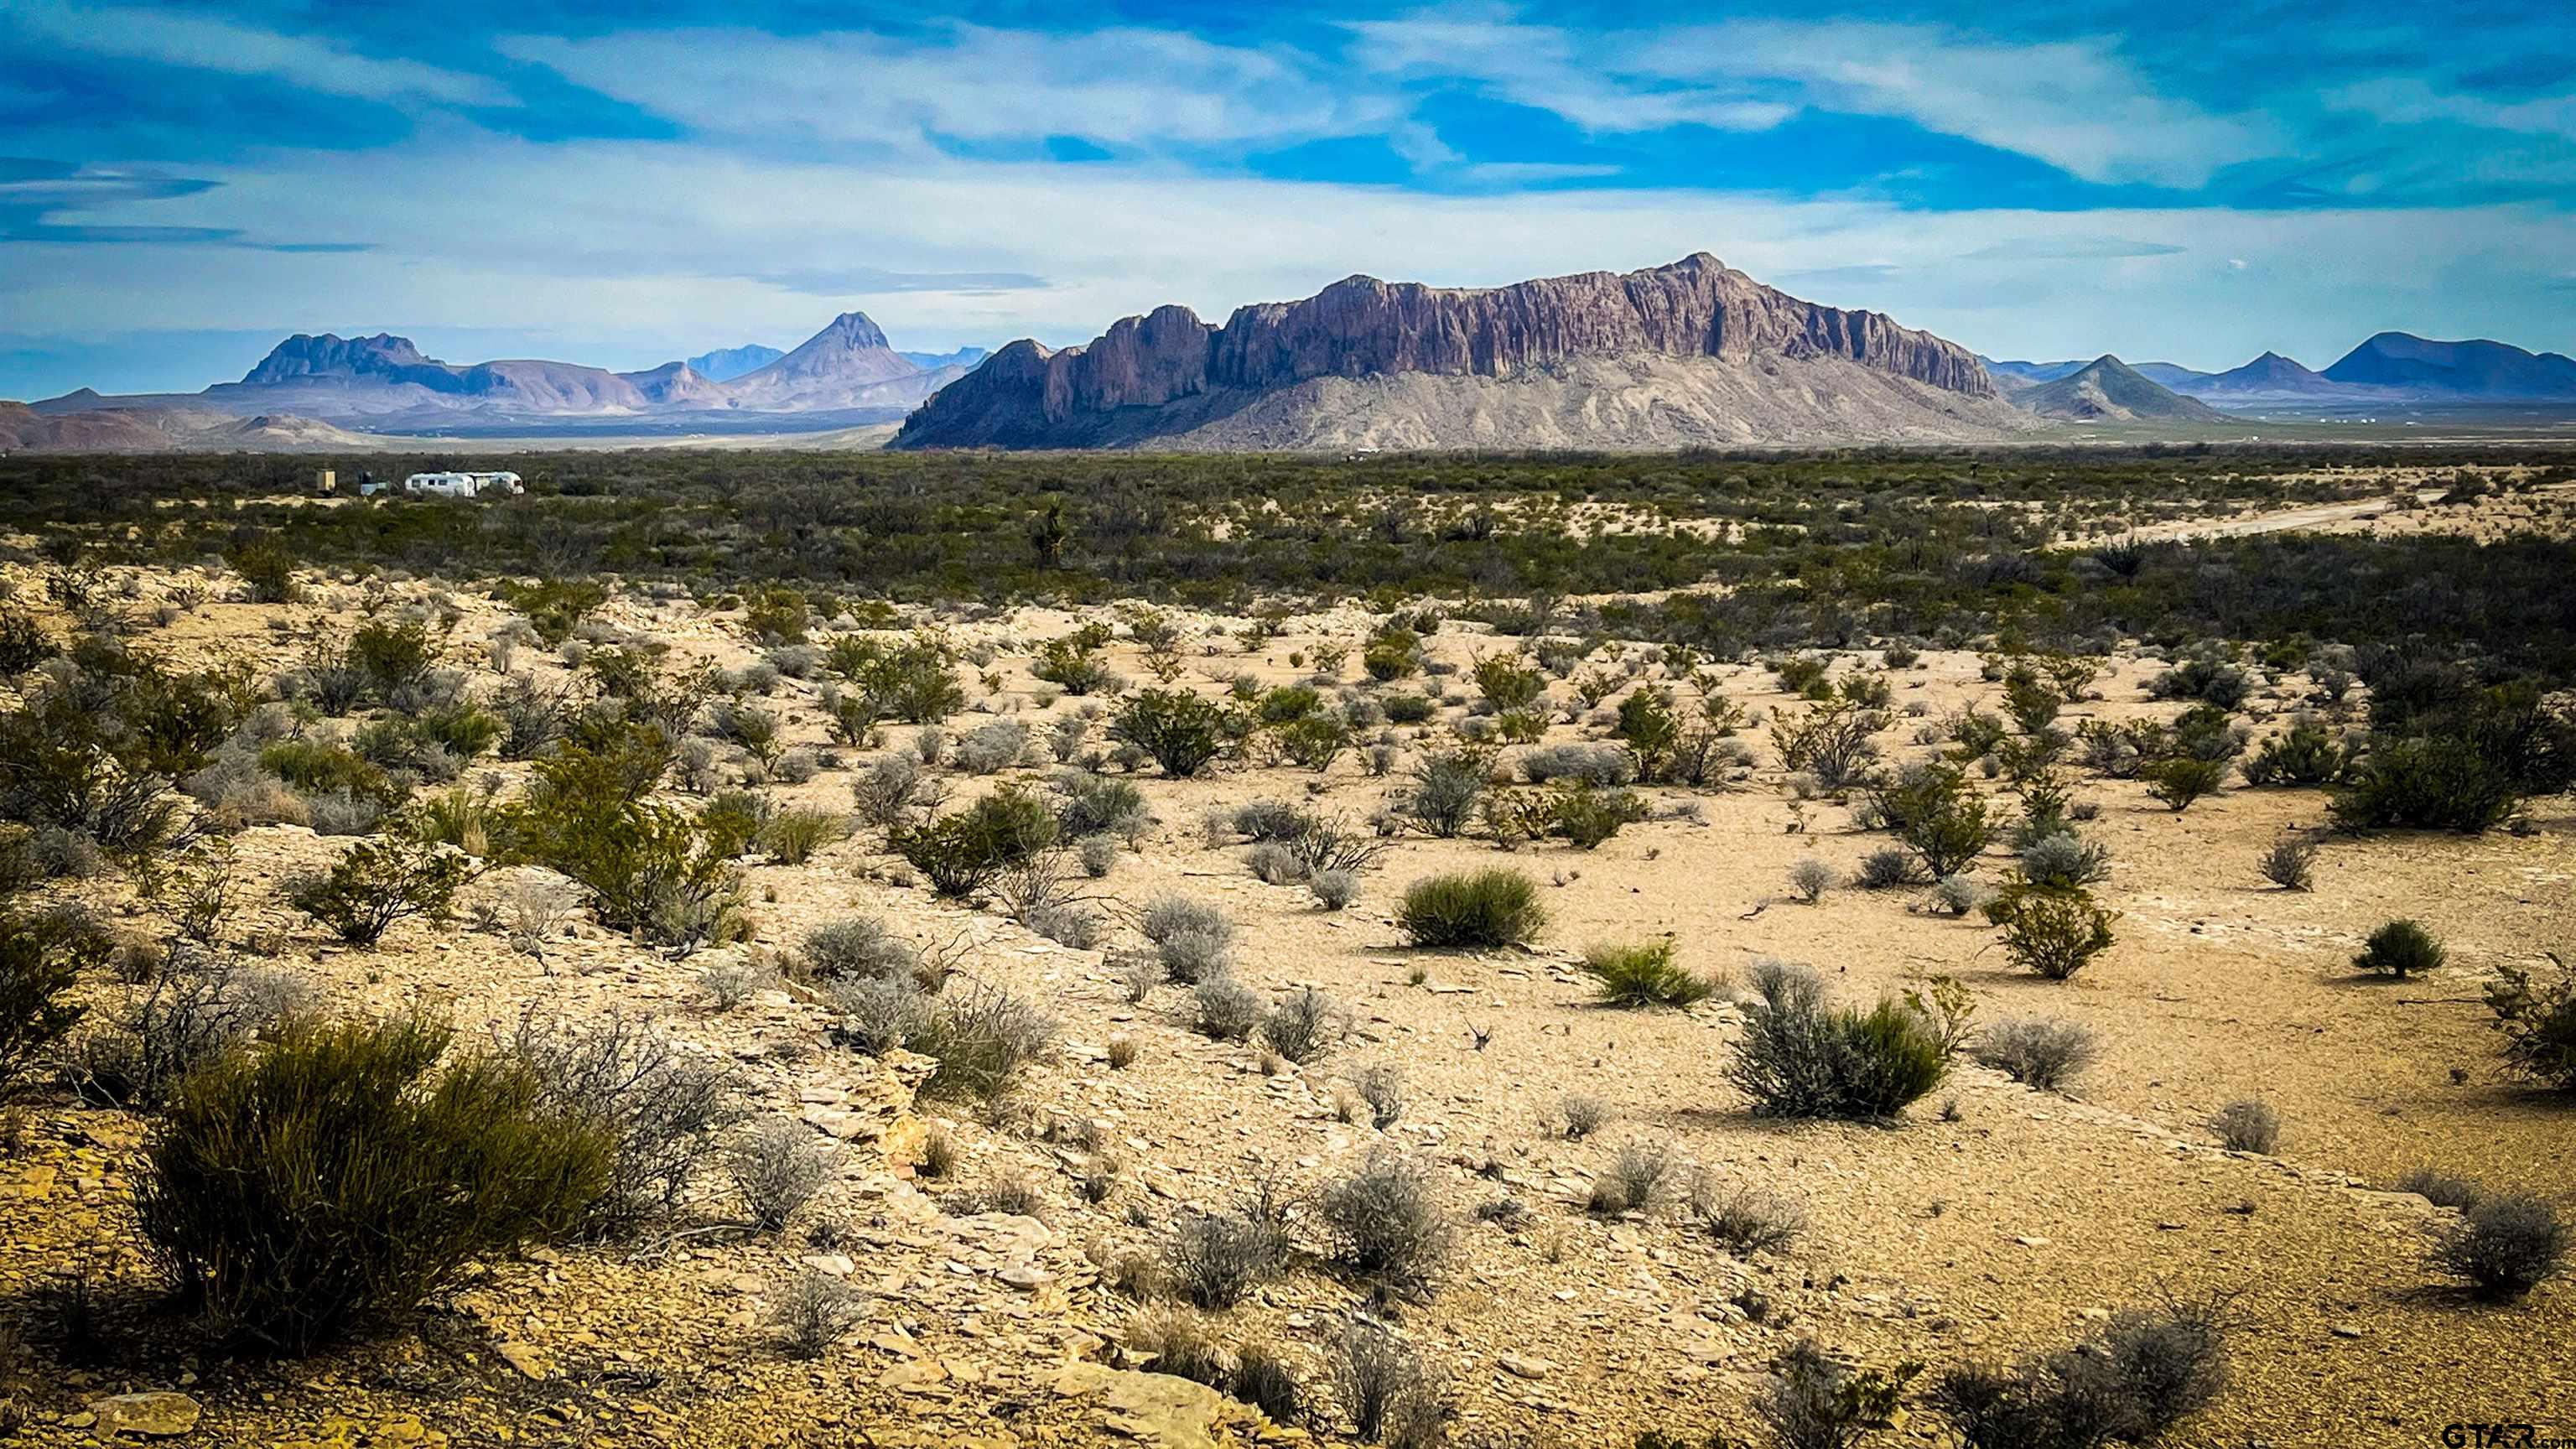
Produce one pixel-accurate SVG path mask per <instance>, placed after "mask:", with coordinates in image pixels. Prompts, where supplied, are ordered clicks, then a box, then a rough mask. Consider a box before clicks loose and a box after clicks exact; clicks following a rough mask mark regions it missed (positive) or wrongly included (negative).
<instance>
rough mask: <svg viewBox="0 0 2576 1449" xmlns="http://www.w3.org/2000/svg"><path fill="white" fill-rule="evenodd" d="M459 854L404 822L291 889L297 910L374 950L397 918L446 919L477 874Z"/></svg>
mask: <svg viewBox="0 0 2576 1449" xmlns="http://www.w3.org/2000/svg"><path fill="white" fill-rule="evenodd" d="M481 873H482V872H481V867H479V866H478V865H476V864H475V862H474V860H473V859H472V858H471V857H469V856H467V855H466V854H465V853H464V852H463V851H460V850H457V849H455V848H453V847H451V846H446V845H440V844H437V843H435V842H433V841H431V840H428V839H425V838H424V837H423V836H422V834H421V833H420V831H419V828H418V823H417V822H416V821H405V822H402V823H401V824H398V825H397V826H396V827H395V828H394V829H392V830H389V831H387V832H386V833H385V834H384V835H383V836H381V837H379V838H377V839H374V840H362V841H359V842H358V843H357V844H355V845H352V846H350V847H349V848H348V850H347V851H345V852H344V853H342V855H341V856H340V858H339V859H338V860H337V861H334V862H333V863H332V865H331V868H330V869H329V870H327V871H323V872H321V873H319V874H315V875H308V876H305V877H303V878H302V879H300V880H298V881H296V882H294V884H293V885H292V886H291V887H290V888H289V890H288V892H287V895H288V899H290V900H292V901H293V902H294V904H295V908H296V909H297V910H300V911H302V912H304V913H305V914H306V915H308V916H311V917H312V918H313V919H314V920H316V921H319V922H321V923H322V924H323V925H325V926H328V927H330V928H331V930H332V932H333V933H334V934H336V935H338V936H339V938H340V939H341V940H343V941H346V942H348V943H349V944H351V945H353V946H372V945H374V944H376V942H378V941H380V940H382V939H384V934H385V932H386V931H387V930H390V929H391V928H392V927H393V924H394V923H395V922H397V921H400V920H405V919H407V918H409V917H412V916H426V917H428V918H429V919H431V920H434V921H435V920H444V919H446V917H447V915H448V913H449V911H450V910H451V909H452V908H453V907H454V905H455V902H456V893H457V892H458V891H460V890H463V889H464V888H465V887H466V886H467V885H468V884H469V883H471V882H472V881H473V880H474V878H475V877H476V876H478V875H480V874H481Z"/></svg>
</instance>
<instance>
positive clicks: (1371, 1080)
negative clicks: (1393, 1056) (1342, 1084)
mask: <svg viewBox="0 0 2576 1449" xmlns="http://www.w3.org/2000/svg"><path fill="white" fill-rule="evenodd" d="M1351 1094H1352V1096H1353V1097H1354V1098H1355V1099H1356V1100H1357V1101H1358V1102H1359V1104H1360V1105H1362V1106H1365V1107H1367V1108H1368V1117H1369V1125H1370V1126H1372V1127H1374V1128H1376V1129H1377V1130H1379V1131H1380V1132H1383V1131H1385V1130H1386V1129H1388V1128H1389V1127H1392V1126H1394V1125H1395V1124H1396V1122H1397V1121H1398V1120H1399V1119H1401V1118H1402V1117H1403V1116H1404V1109H1405V1105H1406V1102H1407V1098H1406V1095H1405V1086H1404V1069H1403V1068H1402V1067H1399V1066H1397V1065H1396V1064H1394V1063H1393V1062H1372V1063H1370V1064H1369V1065H1367V1066H1365V1067H1362V1068H1360V1069H1359V1070H1358V1071H1356V1072H1353V1073H1351Z"/></svg>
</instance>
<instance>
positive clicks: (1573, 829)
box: [1545, 784, 1647, 850]
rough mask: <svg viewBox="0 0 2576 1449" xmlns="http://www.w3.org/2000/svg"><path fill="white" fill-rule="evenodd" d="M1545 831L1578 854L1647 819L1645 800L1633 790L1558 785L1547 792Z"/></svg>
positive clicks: (1594, 847)
mask: <svg viewBox="0 0 2576 1449" xmlns="http://www.w3.org/2000/svg"><path fill="white" fill-rule="evenodd" d="M1545 809H1546V821H1547V825H1546V829H1547V833H1548V834H1549V835H1552V836H1555V837H1557V838H1559V839H1562V840H1564V841H1566V842H1567V843H1568V844H1571V845H1572V846H1573V847H1574V848H1575V849H1577V850H1592V849H1596V848H1598V847H1599V846H1600V844H1601V843H1602V842H1603V841H1605V840H1608V839H1609V838H1610V837H1612V836H1614V835H1617V834H1618V833H1619V831H1620V829H1621V828H1622V827H1623V826H1627V825H1631V824H1634V823H1635V822H1637V821H1640V820H1643V819H1645V818H1646V813H1647V806H1646V801H1645V797H1643V796H1641V795H1639V794H1638V793H1637V792H1636V791H1634V790H1599V789H1594V788H1592V787H1591V786H1588V785H1576V786H1571V787H1569V786H1566V785H1563V784H1560V785H1558V786H1557V787H1556V788H1554V789H1552V790H1550V791H1548V798H1547V803H1546V807H1545Z"/></svg>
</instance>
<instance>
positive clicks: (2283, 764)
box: [2244, 718, 2353, 786]
mask: <svg viewBox="0 0 2576 1449" xmlns="http://www.w3.org/2000/svg"><path fill="white" fill-rule="evenodd" d="M2352 762H2353V752H2352V751H2351V750H2349V749H2347V748H2345V747H2344V744H2343V742H2342V741H2341V740H2339V739H2337V738H2336V737H2335V734H2334V731H2332V730H2330V729H2328V728H2326V726H2325V723H2324V722H2323V721H2321V720H2315V719H2308V718H2301V719H2298V720H2294V721H2292V722H2291V725H2290V727H2289V729H2287V730H2286V731H2284V732H2282V733H2281V734H2278V735H2275V736H2273V737H2272V738H2271V739H2268V740H2265V741H2264V742H2263V748H2261V749H2260V750H2257V751H2255V752H2254V754H2253V756H2252V757H2251V758H2249V759H2247V760H2246V762H2245V765H2244V770H2245V783H2246V784H2248V785H2258V786H2259V785H2331V784H2334V783H2335V782H2337V781H2339V780H2341V779H2342V778H2343V777H2344V772H2345V771H2346V770H2348V769H2350V768H2351V767H2352Z"/></svg>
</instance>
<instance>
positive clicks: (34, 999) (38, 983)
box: [0, 911, 108, 1107]
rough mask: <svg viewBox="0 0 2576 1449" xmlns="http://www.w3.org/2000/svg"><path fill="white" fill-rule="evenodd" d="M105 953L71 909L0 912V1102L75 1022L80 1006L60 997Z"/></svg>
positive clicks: (2, 1104)
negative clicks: (36, 911)
mask: <svg viewBox="0 0 2576 1449" xmlns="http://www.w3.org/2000/svg"><path fill="white" fill-rule="evenodd" d="M107 953H108V942H107V938H106V937H105V936H104V935H103V934H101V933H100V932H99V931H98V930H97V929H96V928H95V927H94V926H93V925H92V924H91V923H90V922H89V920H88V919H87V918H86V917H83V916H81V915H78V914H76V913H71V912H63V911H52V912H45V913H42V914H21V913H19V912H17V911H0V1107H5V1106H6V1105H7V1104H8V1103H9V1101H10V1100H11V1099H12V1098H13V1097H14V1096H15V1095H16V1094H17V1092H18V1091H19V1090H20V1089H21V1088H22V1087H23V1086H24V1085H25V1083H26V1078H27V1073H28V1069H29V1068H30V1067H32V1066H34V1065H35V1063H36V1060H37V1058H38V1057H39V1056H40V1055H41V1054H43V1053H44V1052H46V1051H48V1050H50V1049H51V1048H52V1047H53V1045H54V1044H55V1043H56V1042H58V1041H61V1040H62V1039H63V1037H64V1036H65V1035H66V1034H67V1033H69V1032H70V1031H71V1029H72V1027H73V1026H74V1025H76V1024H78V1022H79V1021H80V1019H81V1014H82V1011H83V1009H84V1008H82V1007H81V1006H79V1005H78V1004H76V1003H74V1002H70V1001H66V1000H64V996H65V994H66V993H68V992H69V991H70V990H71V989H72V986H73V984H74V983H75V982H77V981H78V980H79V978H80V973H81V972H82V971H84V970H96V969H97V968H98V967H100V966H102V965H104V964H105V963H106V961H107Z"/></svg>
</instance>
